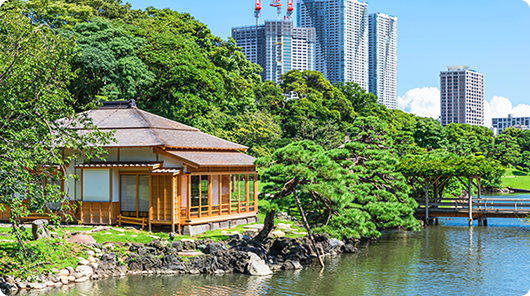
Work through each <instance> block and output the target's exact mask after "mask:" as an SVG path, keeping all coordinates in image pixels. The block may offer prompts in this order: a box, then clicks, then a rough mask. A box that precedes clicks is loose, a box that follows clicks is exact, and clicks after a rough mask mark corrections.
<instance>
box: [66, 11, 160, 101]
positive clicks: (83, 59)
mask: <svg viewBox="0 0 530 296" xmlns="http://www.w3.org/2000/svg"><path fill="white" fill-rule="evenodd" d="M59 32H61V34H62V35H63V36H65V37H66V38H69V37H70V38H71V37H72V36H75V37H76V40H77V47H78V48H79V51H80V53H79V55H78V56H77V57H76V58H75V59H74V61H73V63H72V64H73V68H74V70H79V76H78V78H76V79H74V80H73V81H72V83H71V84H70V90H71V93H73V94H75V95H76V99H77V102H76V105H77V106H78V108H79V109H84V107H85V106H86V105H87V104H90V103H92V102H93V101H94V100H95V99H96V98H97V97H98V96H103V97H106V98H107V99H109V100H128V99H136V100H139V99H140V98H141V94H142V90H143V89H145V88H147V87H149V86H151V85H152V84H153V83H154V81H155V75H154V74H153V73H152V72H151V71H150V70H149V68H148V66H147V65H145V64H144V63H143V62H142V61H141V60H140V58H139V57H138V55H137V51H138V50H139V49H140V48H141V47H143V46H144V44H145V40H144V39H143V38H140V37H137V36H134V35H132V34H131V33H130V32H128V31H127V30H126V29H124V27H123V24H122V25H118V24H113V23H111V21H109V20H106V19H103V18H92V20H91V21H90V22H87V23H78V24H76V25H75V26H74V27H73V28H72V30H71V31H70V30H59Z"/></svg>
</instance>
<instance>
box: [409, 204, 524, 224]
mask: <svg viewBox="0 0 530 296" xmlns="http://www.w3.org/2000/svg"><path fill="white" fill-rule="evenodd" d="M417 202H418V204H419V207H418V208H417V209H416V216H418V217H422V218H423V219H425V220H429V219H430V218H436V217H463V218H466V217H467V218H468V219H469V224H470V225H471V222H472V220H479V225H483V223H482V221H485V220H486V219H487V218H525V217H527V216H530V199H522V198H473V199H472V200H471V201H470V200H469V199H456V198H438V199H436V200H435V199H429V200H428V201H427V202H426V200H420V199H418V200H417ZM426 204H427V207H426ZM486 223H487V222H486ZM486 225H487V224H486Z"/></svg>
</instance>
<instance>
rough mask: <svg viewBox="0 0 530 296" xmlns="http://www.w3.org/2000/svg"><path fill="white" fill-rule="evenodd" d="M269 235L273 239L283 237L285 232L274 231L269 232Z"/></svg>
mask: <svg viewBox="0 0 530 296" xmlns="http://www.w3.org/2000/svg"><path fill="white" fill-rule="evenodd" d="M271 235H272V237H274V238H280V237H285V232H283V231H281V230H276V231H273V232H271Z"/></svg>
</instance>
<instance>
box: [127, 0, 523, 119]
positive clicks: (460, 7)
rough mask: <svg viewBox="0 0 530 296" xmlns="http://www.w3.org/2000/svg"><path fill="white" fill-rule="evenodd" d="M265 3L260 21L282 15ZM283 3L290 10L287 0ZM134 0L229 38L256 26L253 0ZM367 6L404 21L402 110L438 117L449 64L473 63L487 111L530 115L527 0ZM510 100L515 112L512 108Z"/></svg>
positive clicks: (389, 1) (391, 0)
mask: <svg viewBox="0 0 530 296" xmlns="http://www.w3.org/2000/svg"><path fill="white" fill-rule="evenodd" d="M125 1H126V0H125ZM125 1H124V2H125ZM262 2H263V6H264V8H263V10H262V20H264V19H276V10H275V9H274V8H272V7H269V1H267V0H262ZM282 2H283V3H284V12H285V7H286V6H287V0H283V1H282ZM129 3H131V4H132V6H133V8H136V9H144V8H145V7H147V6H154V7H156V8H166V7H167V8H170V9H172V10H176V11H179V12H188V13H190V14H191V15H192V16H194V17H195V18H196V19H198V20H199V21H201V22H203V23H205V24H207V25H208V27H209V28H210V30H211V31H212V32H213V33H214V34H215V35H217V36H220V37H222V38H224V39H226V38H228V37H229V36H230V29H231V27H234V26H243V25H252V24H254V23H255V19H254V15H253V9H254V0H230V1H220V0H217V1H214V0H195V1H193V0H191V1H190V0H188V1H183V0H172V1H169V0H161V1H155V0H152V1H146V0H129ZM295 3H296V1H295ZM368 3H369V11H370V13H374V12H382V13H386V14H390V15H394V16H396V17H397V18H398V96H400V99H401V101H402V103H401V109H404V110H406V111H411V112H414V113H416V114H418V115H424V116H432V117H436V114H435V113H436V112H438V114H439V102H438V105H436V96H437V93H436V90H437V89H438V88H439V84H440V83H439V72H440V71H442V70H445V69H446V68H445V67H446V66H453V65H467V66H470V67H471V68H472V69H475V70H477V71H479V72H481V73H484V75H485V99H486V101H487V103H486V105H489V104H490V103H491V105H489V106H486V107H487V108H486V109H488V108H489V112H490V113H491V115H492V116H494V117H495V116H506V115H507V114H502V113H504V112H511V113H516V114H519V113H528V114H526V115H527V116H530V92H529V91H528V90H527V88H528V87H530V7H529V5H528V4H526V3H525V2H524V1H522V0H504V1H498V0H497V1H493V0H445V1H433V0H422V1H420V0H407V1H398V0H373V1H368ZM499 98H500V99H499ZM504 99H507V100H504ZM437 100H438V101H439V97H438V99H437ZM497 101H498V102H497ZM510 103H511V104H512V105H511V107H510V108H511V109H510V108H508V107H509V106H507V105H508V104H510ZM521 104H524V105H521ZM518 105H521V106H518ZM437 106H438V107H437ZM486 112H488V110H486ZM498 113H499V114H498ZM521 115H523V114H521ZM487 116H488V115H487Z"/></svg>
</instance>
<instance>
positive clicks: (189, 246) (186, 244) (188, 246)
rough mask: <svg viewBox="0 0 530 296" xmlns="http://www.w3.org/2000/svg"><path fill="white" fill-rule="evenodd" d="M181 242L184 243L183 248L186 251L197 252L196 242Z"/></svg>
mask: <svg viewBox="0 0 530 296" xmlns="http://www.w3.org/2000/svg"><path fill="white" fill-rule="evenodd" d="M181 242H182V248H183V249H184V250H195V248H196V245H195V241H194V240H191V239H183V240H181Z"/></svg>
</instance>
